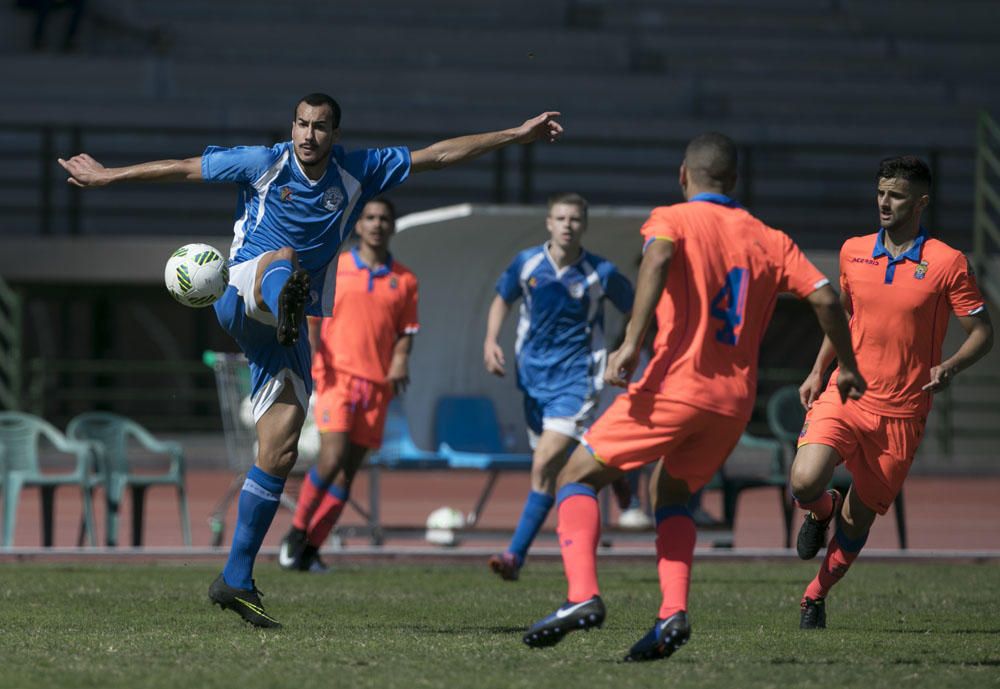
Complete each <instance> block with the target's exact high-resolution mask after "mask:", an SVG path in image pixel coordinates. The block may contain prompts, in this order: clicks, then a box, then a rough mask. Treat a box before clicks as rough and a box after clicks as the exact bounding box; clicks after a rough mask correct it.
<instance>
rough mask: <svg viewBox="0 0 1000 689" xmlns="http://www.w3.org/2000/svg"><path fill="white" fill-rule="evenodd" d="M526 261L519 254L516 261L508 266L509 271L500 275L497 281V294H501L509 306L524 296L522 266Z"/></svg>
mask: <svg viewBox="0 0 1000 689" xmlns="http://www.w3.org/2000/svg"><path fill="white" fill-rule="evenodd" d="M523 263H524V261H523V260H522V259H521V255H520V254H518V255H517V257H516V258H515V259H514V261H513V262H512V263H511V264H510V265H509V266H507V270H505V271H503V273H501V274H500V279H499V280H497V294H499V295H500V296H501V297H502V298H503V300H504V301H505V302H507V303H508V304H509V303H511V302H512V301H516V300H517V299H518V298H519V297H520V296H521V294H522V290H521V265H522V264H523Z"/></svg>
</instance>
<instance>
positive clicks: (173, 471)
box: [66, 412, 191, 546]
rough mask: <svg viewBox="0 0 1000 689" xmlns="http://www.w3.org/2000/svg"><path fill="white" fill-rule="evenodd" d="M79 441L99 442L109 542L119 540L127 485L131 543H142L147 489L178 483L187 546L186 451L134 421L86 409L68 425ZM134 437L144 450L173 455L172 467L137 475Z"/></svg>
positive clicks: (112, 543) (182, 523) (189, 534)
mask: <svg viewBox="0 0 1000 689" xmlns="http://www.w3.org/2000/svg"><path fill="white" fill-rule="evenodd" d="M66 434H67V435H68V436H69V437H70V438H74V439H77V440H90V441H95V442H96V443H97V444H98V456H99V457H100V460H101V461H100V466H101V471H102V474H103V480H104V486H105V489H106V494H107V505H108V511H107V543H108V545H109V546H115V545H117V543H118V509H119V506H120V505H121V501H122V494H123V493H124V492H125V488H126V486H128V487H131V489H132V545H133V546H139V545H142V521H143V511H144V505H145V496H146V489H147V488H149V487H151V486H170V485H173V486H176V487H177V499H178V502H179V504H180V513H181V533H182V535H183V538H184V545H191V527H190V525H189V523H188V507H187V496H186V495H185V491H184V451H183V449H182V448H181V446H180V445H178V444H177V443H173V442H163V441H160V440H157V439H156V438H154V437H153V436H152V435H150V433H149V431H147V430H146V429H145V428H143V427H142V426H140V425H139V424H137V423H136V422H135V421H132V420H131V419H128V418H126V417H124V416H120V415H118V414H112V413H110V412H85V413H83V414H80V415H79V416H77V417H76V418H74V419H73V420H72V421H70V422H69V426H68V427H67V428H66ZM129 438H133V439H135V440H137V441H138V442H139V444H140V445H142V447H144V448H145V449H147V450H149V451H151V452H155V453H159V454H165V455H167V456H169V457H170V468H169V469H167V471H166V472H165V473H162V474H136V473H133V471H132V470H131V468H130V466H129V460H128V441H129Z"/></svg>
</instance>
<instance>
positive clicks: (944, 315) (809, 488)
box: [791, 156, 993, 629]
mask: <svg viewBox="0 0 1000 689" xmlns="http://www.w3.org/2000/svg"><path fill="white" fill-rule="evenodd" d="M876 179H877V184H878V191H877V204H878V211H879V222H880V223H881V229H879V231H878V232H877V233H875V234H869V235H865V236H863V237H853V238H851V239H848V240H847V241H846V242H845V243H844V246H843V248H841V250H840V287H841V301H842V302H843V305H844V308H845V309H846V310H847V312H848V313H850V314H851V337H852V340H853V344H854V348H855V351H856V352H857V358H858V367H859V369H860V371H861V374H862V375H863V376H864V378H865V380H867V381H868V391H867V392H866V393H865V396H864V397H863V398H862V399H859V400H848V401H846V402H844V401H842V400H841V399H840V398H839V397H838V395H837V393H836V392H835V391H834V390H832V389H831V388H830V387H828V388H827V390H826V392H821V390H822V383H823V374H824V373H825V371H826V370H827V369H828V368H829V366H830V364H831V362H832V361H833V358H834V352H833V350H832V348H831V346H830V343H829V342H828V341H826V340H824V342H823V345H822V347H821V348H820V351H819V355H818V356H817V357H816V363H815V365H814V366H813V370H812V372H811V373H810V374H809V377H808V378H806V380H805V382H804V383H803V384H802V387H801V388H800V389H799V392H800V394H801V397H802V404H803V405H804V406H805V407H806V408H807V409H809V412H808V414H807V415H806V422H805V425H804V426H803V428H802V433H801V435H800V440H799V450H798V452H797V453H796V456H795V462H794V463H793V464H792V470H791V486H792V493H793V495H795V496H796V500H797V502H798V504H799V506H800V507H802V508H803V509H806V510H809V511H810V513H809V514H807V515H806V519H805V523H804V524H803V525H802V528H801V529H800V530H799V536H798V540H797V543H796V547H797V550H798V553H799V556H800V557H801V558H803V559H806V560H808V559H811V558H812V557H815V555H816V553H818V552H819V550H820V548H822V547H823V546H824V545H825V544H826V540H827V539H826V534H827V530H828V526H829V524H830V522H831V521H834V517H835V516H837V517H838V519H837V520H836V528H835V536H834V538H833V539H832V540H831V541H830V544H829V546H828V548H827V553H826V558H825V559H824V561H823V565H822V566H821V567H820V570H819V574H818V575H817V576H816V578H815V579H814V580H813V581H812V582H811V583H810V584H809V586H808V587H807V588H806V591H805V593H804V594H803V596H802V602H801V619H800V624H799V626H800V627H801V628H802V629H821V628H823V627H825V626H826V605H825V599H826V595H827V593H829V591H830V588H831V587H832V586H833V585H834V584H836V583H837V582H838V581H839V580H840V579H841V577H843V576H844V574H845V573H846V572H847V570H848V568H849V567H850V566H851V563H852V562H853V561H854V559H855V558H856V557H857V556H858V553H859V552H860V551H861V548H862V547H863V546H864V544H865V540H866V539H867V538H868V530H869V529H870V528H871V525H872V523H873V522H874V521H875V516H876V515H877V514H885V513H886V510H888V509H889V505H891V504H892V502H893V500H895V498H896V495H897V494H898V493H899V491H900V489H901V488H902V486H903V481H904V479H905V478H906V475H907V473H908V472H909V470H910V464H911V463H912V462H913V455H914V453H915V452H916V451H917V446H918V445H919V444H920V439H921V437H922V436H923V433H924V423H925V421H926V419H927V413H928V411H930V407H931V396H932V394H933V393H935V392H937V391H939V390H943V389H944V388H945V387H947V386H948V384H949V383H950V382H951V379H952V378H954V376H955V375H956V374H958V372H959V371H962V370H963V369H965V368H968V367H969V366H971V365H972V364H973V363H975V362H976V361H977V360H978V359H980V358H981V357H983V356H984V355H985V354H986V352H988V351H989V350H990V347H991V346H992V343H993V327H992V325H991V324H990V318H989V314H988V313H987V312H986V309H985V306H984V303H983V297H982V295H981V294H980V293H979V289H978V288H977V286H976V281H975V278H974V277H973V274H972V270H971V269H970V268H969V263H968V261H967V260H966V258H965V256H964V255H963V254H962V252H960V251H957V250H955V249H952V248H951V247H950V246H948V245H947V244H945V243H944V242H941V241H938V240H937V239H933V238H931V237H929V236H928V235H927V231H926V230H925V229H923V228H922V227H921V226H920V214H921V212H922V211H923V209H924V208H926V207H927V204H928V203H929V202H930V198H929V196H928V192H929V190H930V185H931V172H930V168H928V167H927V165H926V163H924V162H923V161H922V160H920V159H919V158H916V157H915V156H903V157H899V158H887V159H886V160H883V161H882V163H881V165H880V166H879V170H878V175H877V177H876ZM949 313H954V314H955V316H957V317H958V322H959V323H960V324H961V325H962V327H963V328H964V329H965V331H966V333H968V337H967V338H966V340H965V342H964V343H963V344H962V346H961V347H960V348H959V349H958V351H957V352H955V354H954V355H952V356H951V357H949V358H948V359H946V360H944V361H942V360H941V344H942V342H943V341H944V335H945V331H946V330H947V329H948V318H949ZM841 462H843V463H844V464H845V465H846V467H847V470H848V472H850V474H851V478H852V479H853V483H852V485H851V488H850V489H849V490H848V492H847V496H846V499H842V498H841V496H840V494H839V493H838V492H837V491H835V490H826V487H827V485H829V483H830V479H831V477H832V476H833V470H834V468H835V467H836V466H837V465H838V464H840V463H841Z"/></svg>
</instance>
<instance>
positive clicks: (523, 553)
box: [507, 491, 556, 567]
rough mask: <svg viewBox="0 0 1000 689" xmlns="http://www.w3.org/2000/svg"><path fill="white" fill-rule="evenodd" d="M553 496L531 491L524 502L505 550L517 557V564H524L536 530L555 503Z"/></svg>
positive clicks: (539, 527)
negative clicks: (518, 519) (519, 517)
mask: <svg viewBox="0 0 1000 689" xmlns="http://www.w3.org/2000/svg"><path fill="white" fill-rule="evenodd" d="M555 501H556V500H555V498H554V497H552V496H551V495H547V494H545V493H539V492H537V491H531V493H529V494H528V499H527V501H525V503H524V511H523V512H521V520H520V521H519V522H518V523H517V529H515V530H514V537H513V538H512V539H511V541H510V547H509V548H507V552H509V553H511V554H513V555H514V557H516V558H517V565H518V567H520V566H521V565H523V564H524V558H526V557H527V556H528V548H530V547H531V543H532V541H534V540H535V536H537V535H538V531H539V530H540V529H541V528H542V524H544V523H545V518H546V517H547V516H549V510H551V509H552V505H554V504H555Z"/></svg>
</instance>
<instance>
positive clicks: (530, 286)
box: [528, 277, 538, 289]
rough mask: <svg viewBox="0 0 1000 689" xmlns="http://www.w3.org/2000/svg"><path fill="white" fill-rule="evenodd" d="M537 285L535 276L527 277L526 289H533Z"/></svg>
mask: <svg viewBox="0 0 1000 689" xmlns="http://www.w3.org/2000/svg"><path fill="white" fill-rule="evenodd" d="M537 285H538V278H535V277H531V278H528V289H535V287H536V286H537Z"/></svg>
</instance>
